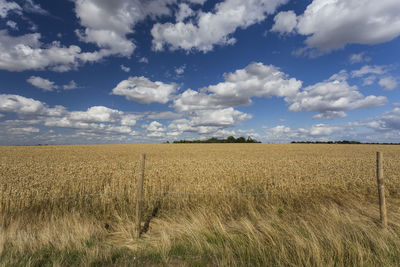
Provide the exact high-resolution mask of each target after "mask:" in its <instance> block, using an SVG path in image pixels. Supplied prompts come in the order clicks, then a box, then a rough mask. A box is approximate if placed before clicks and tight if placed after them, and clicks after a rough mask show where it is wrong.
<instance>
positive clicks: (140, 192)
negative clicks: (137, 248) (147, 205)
mask: <svg viewBox="0 0 400 267" xmlns="http://www.w3.org/2000/svg"><path fill="white" fill-rule="evenodd" d="M145 163H146V154H142V166H141V170H140V175H139V177H138V183H137V189H136V237H137V238H139V237H140V231H141V219H142V207H143V183H144V169H145Z"/></svg>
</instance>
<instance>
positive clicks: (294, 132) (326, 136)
mask: <svg viewBox="0 0 400 267" xmlns="http://www.w3.org/2000/svg"><path fill="white" fill-rule="evenodd" d="M263 128H264V132H265V136H264V139H266V140H267V141H269V142H271V141H274V142H291V141H328V140H331V141H332V140H340V139H342V138H343V137H344V136H346V137H347V138H349V137H351V136H354V133H353V129H352V127H350V126H349V125H329V124H314V125H312V126H309V127H300V128H290V127H288V126H284V125H278V126H275V127H271V128H269V127H266V126H264V127H263Z"/></svg>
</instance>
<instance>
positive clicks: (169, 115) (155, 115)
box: [147, 111, 182, 120]
mask: <svg viewBox="0 0 400 267" xmlns="http://www.w3.org/2000/svg"><path fill="white" fill-rule="evenodd" d="M180 117H182V115H180V114H178V113H175V112H171V111H163V112H152V113H150V114H149V115H147V118H149V119H154V120H158V119H177V118H180Z"/></svg>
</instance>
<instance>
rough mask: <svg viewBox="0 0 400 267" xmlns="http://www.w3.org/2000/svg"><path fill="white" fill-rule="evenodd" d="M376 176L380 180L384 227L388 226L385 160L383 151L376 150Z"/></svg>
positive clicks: (380, 202) (381, 211) (379, 188)
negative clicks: (384, 176) (384, 172)
mask: <svg viewBox="0 0 400 267" xmlns="http://www.w3.org/2000/svg"><path fill="white" fill-rule="evenodd" d="M376 178H377V182H378V194H379V211H380V217H381V223H382V227H383V228H386V227H387V216H386V201H385V183H384V179H383V160H382V153H381V152H376Z"/></svg>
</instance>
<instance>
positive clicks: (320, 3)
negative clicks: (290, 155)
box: [0, 0, 400, 145]
mask: <svg viewBox="0 0 400 267" xmlns="http://www.w3.org/2000/svg"><path fill="white" fill-rule="evenodd" d="M399 35H400V4H399V2H398V0H382V1H373V0H312V1H295V0H251V1H239V0H223V1H211V0H185V1H179V0H149V1H139V0H136V1H135V0H114V1H110V0H71V1H61V0H60V1H50V0H45V1H39V0H0V144H1V145H32V144H39V143H40V144H98V143H157V142H163V141H167V140H168V141H173V140H179V139H204V138H210V137H220V138H222V137H227V136H230V135H233V136H236V137H239V136H246V137H247V136H251V137H253V138H255V139H257V140H260V141H263V142H290V141H301V140H314V141H315V140H322V141H327V140H343V139H346V140H357V141H364V142H400V94H399V90H400V86H399V85H400V75H399V74H400V66H399V62H400V53H399V47H400V38H399Z"/></svg>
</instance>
